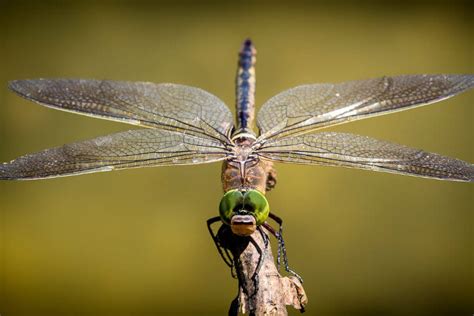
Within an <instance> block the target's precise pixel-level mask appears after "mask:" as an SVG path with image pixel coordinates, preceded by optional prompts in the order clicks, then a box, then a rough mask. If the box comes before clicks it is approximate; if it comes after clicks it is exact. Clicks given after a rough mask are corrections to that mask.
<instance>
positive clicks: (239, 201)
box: [219, 190, 244, 225]
mask: <svg viewBox="0 0 474 316" xmlns="http://www.w3.org/2000/svg"><path fill="white" fill-rule="evenodd" d="M243 204H244V195H243V194H242V192H240V191H238V190H230V191H228V192H227V193H226V194H224V196H223V197H222V199H221V203H220V205H219V215H220V216H221V219H222V221H223V222H224V223H226V224H227V225H230V220H231V218H232V216H234V215H235V213H236V212H238V211H239V209H241V208H242V206H243Z"/></svg>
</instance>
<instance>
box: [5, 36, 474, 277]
mask: <svg viewBox="0 0 474 316" xmlns="http://www.w3.org/2000/svg"><path fill="white" fill-rule="evenodd" d="M255 63H256V49H255V47H254V45H253V43H252V41H251V40H250V39H247V40H245V41H244V43H243V44H242V46H241V49H240V51H239V58H238V70H237V76H236V119H235V124H234V119H233V115H232V113H231V111H230V110H229V108H228V107H227V105H226V104H225V103H224V102H223V101H221V100H220V99H219V98H218V97H216V96H214V95H212V94H211V93H209V92H206V91H204V90H202V89H199V88H195V87H190V86H185V85H180V84H172V83H161V84H154V83H149V82H125V81H110V80H83V79H34V80H15V81H12V82H10V84H9V87H10V89H11V90H13V91H14V92H16V93H17V94H18V95H19V96H21V97H23V98H26V99H28V100H32V101H34V102H37V103H39V104H41V105H44V106H47V107H51V108H54V109H58V110H63V111H68V112H73V113H77V114H83V115H87V116H92V117H96V118H101V119H107V120H113V121H119V122H123V123H128V124H132V125H138V126H140V127H142V128H141V129H133V130H129V131H124V132H119V133H116V134H112V135H108V136H103V137H98V138H95V139H92V140H87V141H81V142H76V143H71V144H67V145H64V146H62V147H56V148H51V149H46V150H44V151H41V152H37V153H33V154H28V155H25V156H22V157H19V158H17V159H15V160H13V161H11V162H8V163H3V164H0V179H2V180H14V179H15V180H28V179H44V178H54V177H61V176H71V175H79V174H86V173H93V172H102V171H112V170H120V169H127V168H138V167H152V166H178V165H196V164H203V163H211V162H222V177H221V178H222V179H221V180H222V185H223V191H224V195H223V197H222V199H221V201H220V205H219V216H216V217H213V218H211V219H210V220H208V227H209V231H210V232H211V235H213V238H214V241H215V242H216V245H218V249H219V247H221V248H222V246H225V245H223V244H224V241H223V240H224V238H222V237H219V236H218V235H216V234H213V233H212V230H211V225H212V224H213V223H218V222H221V223H222V226H221V233H223V232H227V233H231V234H233V235H236V236H242V237H246V236H250V235H252V234H253V233H254V232H255V231H256V230H261V228H262V227H264V228H266V229H267V230H268V231H270V232H271V233H272V234H273V235H275V236H276V237H277V238H278V240H279V241H280V244H281V246H282V248H281V249H282V251H284V252H285V248H284V244H283V239H282V235H281V226H282V220H281V218H280V217H278V216H276V215H275V214H273V213H272V212H270V206H269V203H268V200H267V198H266V196H265V193H266V192H267V191H269V190H271V189H273V188H274V187H275V185H276V171H275V168H274V165H273V163H274V162H277V163H293V164H307V165H324V166H340V167H348V168H359V169H365V170H372V171H381V172H390V173H397V174H403V175H410V176H417V177H425V178H433V179H441V180H450V181H464V182H472V181H473V180H474V166H473V165H472V164H470V163H468V162H464V161H461V160H458V159H454V158H449V157H446V156H442V155H439V154H435V153H430V152H426V151H423V150H419V149H414V148H410V147H406V146H403V145H398V144H394V143H389V142H386V141H382V140H377V139H374V138H370V137H367V136H359V135H354V134H348V133H342V132H324V131H319V130H320V129H323V128H326V127H329V126H334V125H336V124H343V123H347V122H351V121H355V120H360V119H364V118H370V117H374V116H378V115H383V114H388V113H393V112H397V111H401V110H406V109H411V108H414V107H418V106H422V105H425V104H430V103H434V102H437V101H441V100H444V99H447V98H450V97H452V96H454V95H457V94H459V93H461V92H463V91H466V90H468V89H470V88H472V87H473V86H474V75H469V74H465V75H455V74H438V75H426V74H424V75H402V76H392V77H381V78H376V79H369V80H357V81H349V82H342V83H336V84H330V83H316V84H307V85H301V86H297V87H294V88H292V89H289V90H286V91H283V92H281V93H279V94H277V95H275V96H273V97H272V98H270V99H269V100H268V101H266V102H265V103H264V104H263V105H262V106H261V108H260V110H259V111H258V114H257V115H256V126H257V128H258V132H255V131H254V130H253V125H254V123H255V122H254V121H255V107H256V106H255V80H256V76H255ZM270 219H272V220H274V221H275V222H276V223H277V224H278V225H279V226H280V229H278V230H276V229H273V228H272V226H271V225H269V223H268V221H269V220H270ZM221 236H222V234H221ZM224 248H225V247H224ZM220 253H221V255H222V256H223V258H224V260H226V257H227V260H226V262H228V261H230V262H228V264H229V265H233V262H232V257H231V256H229V255H225V254H223V253H222V252H220ZM285 258H286V254H284V256H283V259H284V260H285ZM278 260H280V248H279V255H278ZM278 263H279V261H278ZM285 266H286V267H285V268H286V270H287V271H289V268H288V266H287V259H286V260H285Z"/></svg>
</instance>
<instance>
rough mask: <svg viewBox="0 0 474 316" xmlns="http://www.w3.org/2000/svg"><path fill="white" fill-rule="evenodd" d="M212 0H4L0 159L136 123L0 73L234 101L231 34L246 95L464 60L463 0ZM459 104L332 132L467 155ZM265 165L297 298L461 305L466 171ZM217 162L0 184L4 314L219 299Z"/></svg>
mask: <svg viewBox="0 0 474 316" xmlns="http://www.w3.org/2000/svg"><path fill="white" fill-rule="evenodd" d="M222 3H223V2H222ZM222 3H219V2H216V3H214V4H212V3H211V4H205V5H204V4H198V3H196V2H189V3H182V4H179V5H177V4H174V5H167V4H158V3H142V2H129V3H128V2H113V1H104V2H100V1H90V2H82V1H75V2H72V1H71V2H40V1H36V2H31V3H30V2H15V1H6V2H5V1H2V4H1V6H0V23H1V24H0V25H1V28H0V39H1V43H2V46H1V47H0V54H1V55H0V86H1V89H0V101H1V102H0V161H9V160H11V159H13V158H15V157H17V156H19V155H22V154H25V153H28V152H33V151H38V150H41V149H44V148H47V147H52V146H57V145H61V144H64V143H68V142H72V141H77V140H82V139H87V138H92V137H95V136H99V135H105V134H108V133H112V132H116V131H119V130H125V129H130V128H133V127H130V126H126V125H121V124H118V123H113V122H107V121H102V120H97V119H92V118H87V117H83V116H77V115H72V114H68V113H64V112H59V111H54V110H50V109H46V108H44V107H41V106H38V105H36V104H33V103H31V102H28V101H25V100H23V99H21V98H19V97H17V96H15V95H14V94H13V93H11V92H9V91H8V90H7V82H8V80H12V79H24V78H38V77H48V78H49V77H51V78H52V77H71V78H97V79H115V80H136V81H153V82H175V83H181V84H188V85H192V86H198V87H201V88H203V89H206V90H208V91H210V92H212V93H214V94H215V95H217V96H219V97H220V98H222V99H223V100H224V101H225V102H226V103H227V104H228V105H229V106H231V107H232V110H234V109H233V105H234V75H235V71H236V57H237V51H238V49H239V48H240V44H241V41H242V40H243V39H244V38H246V37H251V38H252V39H253V40H254V42H255V44H256V47H257V50H258V57H257V58H258V62H257V96H256V101H257V104H258V105H260V104H262V103H263V102H264V101H265V100H267V99H268V98H269V97H271V96H272V95H274V94H276V93H277V92H280V91H282V90H284V89H287V88H289V87H292V86H295V85H299V84H303V83H312V82H338V81H346V80H353V79H363V78H370V77H378V76H382V75H398V74H412V73H469V72H470V73H473V72H474V65H473V44H472V43H473V38H474V34H473V33H474V22H473V20H474V19H473V14H472V12H473V11H472V8H471V7H469V6H468V5H467V4H463V3H461V2H453V1H450V2H448V1H446V2H443V3H436V4H433V3H432V2H424V3H418V4H407V5H402V4H396V3H394V4H391V5H372V4H370V3H364V4H361V3H357V4H354V5H352V4H346V3H338V4H331V5H329V4H317V5H312V4H311V3H309V2H308V3H306V4H297V3H296V2H287V3H280V4H275V3H273V2H268V3H263V2H260V3H258V4H250V3H249V2H243V3H235V4H232V5H230V4H228V5H224V4H222ZM473 101H474V92H472V91H471V92H469V93H465V94H463V95H461V96H458V97H456V98H454V99H450V100H448V101H444V102H441V103H438V104H434V105H430V106H427V107H424V108H420V109H415V110H410V111H406V112H402V113H397V114H392V115H388V116H383V117H378V118H373V119H369V120H362V121H358V122H354V123H350V124H348V125H340V126H337V127H335V128H332V129H331V130H335V131H345V132H353V133H358V134H364V135H369V136H373V137H377V138H381V139H385V140H390V141H394V142H398V143H402V144H406V145H410V146H413V147H418V148H423V149H425V150H428V151H434V152H439V153H442V154H445V155H448V156H453V157H458V158H460V159H463V160H467V161H471V162H473V161H474V152H473V144H474V143H473V137H472V136H473V127H472V123H473ZM277 169H278V176H279V182H278V185H277V188H276V189H275V190H274V191H272V192H271V193H269V194H268V199H269V201H270V205H271V207H272V210H273V211H274V212H276V213H277V214H279V215H280V216H282V217H283V218H284V220H285V229H286V231H285V234H286V241H287V246H288V253H289V256H290V263H291V265H292V267H293V268H294V269H295V270H296V271H298V272H299V273H300V274H301V275H302V276H303V277H304V280H305V288H306V291H307V294H308V296H309V302H310V303H309V305H308V308H307V309H308V312H307V315H470V314H471V313H472V312H473V310H474V304H473V301H474V297H473V293H474V280H473V253H474V251H473V248H474V247H473V244H474V232H473V223H474V218H473V217H474V215H473V207H472V205H473V193H474V191H473V190H474V186H473V185H470V184H466V183H449V182H441V181H435V180H426V179H417V178H413V177H406V176H405V177H404V176H398V175H391V174H381V173H375V172H368V171H359V170H350V169H342V168H331V167H310V166H292V165H277ZM219 176H220V165H219V164H209V165H201V166H187V167H162V168H148V169H136V170H130V171H121V172H112V173H101V174H94V175H85V176H79V177H68V178H59V179H53V180H43V181H32V182H0V238H1V239H0V248H1V252H0V314H1V315H2V316H9V315H40V314H44V315H152V314H164V315H174V314H180V315H181V314H182V315H223V314H225V313H226V311H227V308H228V305H229V303H230V301H231V299H232V298H233V297H234V295H235V293H236V289H237V284H236V281H235V280H233V279H231V277H230V273H229V270H228V269H227V267H226V266H225V265H224V263H223V262H221V259H220V258H219V256H218V254H217V252H216V250H215V248H214V245H213V243H212V241H211V239H210V237H209V236H208V233H207V230H206V227H205V220H206V219H207V218H209V217H211V216H215V215H216V214H217V206H218V202H219V200H220V198H221V196H222V192H221V186H220V178H219ZM291 313H292V315H297V312H294V311H291Z"/></svg>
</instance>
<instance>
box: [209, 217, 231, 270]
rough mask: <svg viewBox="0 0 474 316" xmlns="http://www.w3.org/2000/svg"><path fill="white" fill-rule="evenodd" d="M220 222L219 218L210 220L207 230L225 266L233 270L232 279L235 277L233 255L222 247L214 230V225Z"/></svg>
mask: <svg viewBox="0 0 474 316" xmlns="http://www.w3.org/2000/svg"><path fill="white" fill-rule="evenodd" d="M220 221H221V218H220V217H219V216H216V217H212V218H209V219H208V220H207V229H208V230H209V234H210V235H211V237H212V240H213V241H214V244H215V245H216V248H217V251H218V252H219V255H220V256H221V258H222V260H224V262H225V264H226V265H227V266H228V267H229V268H231V274H232V277H235V276H234V270H233V268H234V260H233V258H232V256H231V254H230V253H229V250H228V249H227V248H225V247H224V246H222V243H221V241H220V239H219V237H218V236H219V233H217V234H215V233H214V231H213V230H212V224H214V223H217V222H220ZM221 228H222V227H221ZM221 228H219V232H220V231H221Z"/></svg>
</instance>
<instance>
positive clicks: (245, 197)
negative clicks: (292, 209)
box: [219, 190, 270, 236]
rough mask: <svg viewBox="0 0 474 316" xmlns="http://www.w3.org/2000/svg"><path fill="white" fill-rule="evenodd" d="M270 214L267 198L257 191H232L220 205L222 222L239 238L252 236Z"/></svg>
mask: <svg viewBox="0 0 474 316" xmlns="http://www.w3.org/2000/svg"><path fill="white" fill-rule="evenodd" d="M269 213H270V207H269V205H268V201H267V199H266V198H265V196H264V195H263V194H262V193H260V192H259V191H257V190H230V191H228V192H226V193H225V194H224V196H223V197H222V199H221V203H220V205H219V214H220V217H221V219H222V221H223V222H224V223H225V224H227V225H229V226H230V228H231V230H232V232H233V233H234V234H236V235H239V236H250V235H251V234H252V233H253V232H254V231H255V230H256V229H257V226H260V225H262V224H263V223H264V222H265V220H266V219H267V217H268V214H269Z"/></svg>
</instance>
